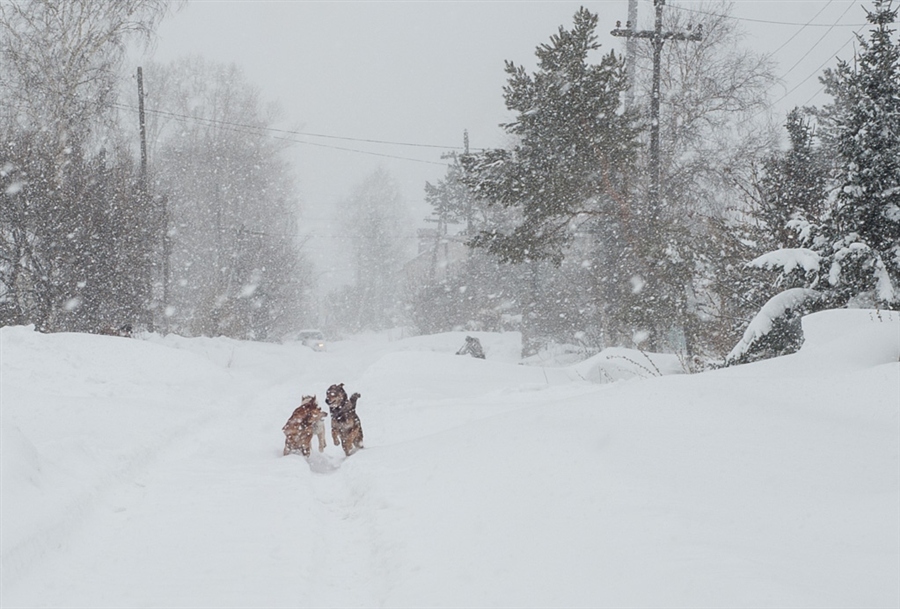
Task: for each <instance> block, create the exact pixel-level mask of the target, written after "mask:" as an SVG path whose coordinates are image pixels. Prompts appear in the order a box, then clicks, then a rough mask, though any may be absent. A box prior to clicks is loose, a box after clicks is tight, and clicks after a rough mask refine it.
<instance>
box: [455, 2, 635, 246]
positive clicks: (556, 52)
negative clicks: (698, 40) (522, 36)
mask: <svg viewBox="0 0 900 609" xmlns="http://www.w3.org/2000/svg"><path fill="white" fill-rule="evenodd" d="M596 26H597V16H596V15H595V14H592V13H590V12H589V11H588V10H587V9H584V8H582V9H581V10H579V11H578V12H577V13H576V14H575V18H574V25H573V28H572V29H571V30H566V29H564V28H563V27H560V28H559V32H558V33H557V34H556V35H554V36H552V37H551V38H550V43H548V44H542V45H540V46H539V47H538V48H537V50H536V53H535V54H536V55H537V57H538V71H537V72H536V73H535V74H533V75H532V74H528V73H527V72H526V70H525V68H524V67H522V66H516V65H515V64H513V63H512V62H507V63H506V73H507V75H508V81H507V85H506V86H505V87H504V99H505V101H506V107H507V108H509V110H511V111H513V112H515V113H516V120H515V121H514V122H512V123H508V124H505V125H503V127H504V129H505V130H506V131H507V133H509V134H511V135H513V136H515V137H516V144H515V146H513V148H512V149H511V150H488V151H485V152H483V153H480V154H476V155H470V156H467V157H463V158H462V164H463V167H464V168H465V170H466V174H465V181H466V183H467V184H468V185H469V187H470V188H471V189H472V192H473V194H474V195H475V196H477V197H479V198H482V199H484V200H486V201H488V202H490V203H491V204H494V205H500V206H503V207H507V208H514V209H515V210H516V211H517V212H518V213H519V219H518V222H517V224H516V225H515V227H514V228H513V229H512V230H511V231H503V230H497V229H494V228H492V229H490V230H485V231H482V232H481V233H480V234H479V235H477V236H475V237H474V239H473V244H474V245H476V246H481V247H485V248H487V249H488V250H489V251H490V252H491V253H492V254H494V255H496V256H498V257H499V258H500V259H501V260H503V261H507V262H514V263H515V262H523V261H526V260H540V259H549V260H551V261H553V262H554V263H559V262H561V261H562V259H563V257H564V249H565V246H566V245H568V244H569V243H570V242H571V240H572V237H573V232H572V230H571V228H572V223H573V222H574V221H576V220H577V219H579V218H583V217H584V216H587V215H599V214H604V213H606V212H607V209H605V208H606V207H608V206H610V205H611V204H612V199H611V195H612V194H613V193H614V192H616V191H617V189H621V188H622V187H623V183H624V179H625V175H626V173H627V170H628V167H629V165H630V163H631V162H632V161H633V160H634V155H635V148H636V146H635V140H634V138H635V133H636V130H635V128H634V127H633V125H632V118H631V116H630V115H628V114H624V113H622V112H621V111H620V103H619V96H620V94H621V93H622V92H623V91H624V90H625V87H626V81H625V72H624V69H623V62H622V60H620V59H619V58H618V57H616V55H615V53H614V52H610V53H609V54H607V55H605V56H604V57H602V58H601V61H600V63H599V64H592V63H589V55H590V53H591V52H592V51H596V50H597V49H599V48H600V45H599V44H598V43H597V42H596V35H595V34H594V30H595V29H596Z"/></svg>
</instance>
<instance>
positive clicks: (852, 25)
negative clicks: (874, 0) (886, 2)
mask: <svg viewBox="0 0 900 609" xmlns="http://www.w3.org/2000/svg"><path fill="white" fill-rule="evenodd" d="M669 6H671V8H674V9H676V10H679V11H686V12H689V13H698V14H700V15H709V16H710V17H723V18H725V19H734V20H736V21H750V22H752V23H765V24H769V25H788V26H803V27H827V28H831V27H859V26H865V25H867V24H865V23H842V24H840V25H839V26H834V25H832V24H829V23H798V22H792V21H771V20H768V19H753V18H751V17H735V16H734V15H725V14H722V13H712V12H709V11H701V10H698V9H695V8H687V7H684V6H678V5H676V4H672V5H669Z"/></svg>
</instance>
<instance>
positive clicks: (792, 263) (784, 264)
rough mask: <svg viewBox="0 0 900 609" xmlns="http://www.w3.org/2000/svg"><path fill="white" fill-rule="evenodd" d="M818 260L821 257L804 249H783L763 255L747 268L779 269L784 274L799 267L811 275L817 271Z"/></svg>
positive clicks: (749, 263)
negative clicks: (782, 270)
mask: <svg viewBox="0 0 900 609" xmlns="http://www.w3.org/2000/svg"><path fill="white" fill-rule="evenodd" d="M820 260H821V256H819V254H818V253H817V252H815V251H813V250H811V249H807V248H805V247H797V248H783V249H780V250H775V251H774V252H769V253H767V254H763V255H762V256H760V257H759V258H755V259H754V260H751V261H750V262H748V263H747V266H751V267H756V268H761V269H777V268H781V269H784V272H785V274H788V273H790V272H791V271H793V270H794V269H796V268H798V267H799V268H802V269H803V270H804V271H806V272H807V273H812V272H815V271H818V270H819V261H820ZM770 302H771V301H770Z"/></svg>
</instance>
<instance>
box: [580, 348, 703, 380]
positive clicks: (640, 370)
mask: <svg viewBox="0 0 900 609" xmlns="http://www.w3.org/2000/svg"><path fill="white" fill-rule="evenodd" d="M572 370H574V371H575V372H576V373H577V374H578V376H580V377H581V378H583V379H585V380H588V381H590V382H592V383H614V382H616V381H624V380H628V379H634V378H651V377H655V376H667V375H670V374H683V373H684V372H685V369H684V366H683V365H682V362H681V360H679V359H678V356H677V355H671V354H664V353H648V352H646V351H639V350H637V349H624V348H617V347H614V348H609V349H604V350H603V351H601V352H600V353H598V354H597V355H595V356H593V357H591V358H588V359H586V360H585V361H583V362H581V363H578V364H575V365H574V366H572Z"/></svg>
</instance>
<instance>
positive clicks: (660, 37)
mask: <svg viewBox="0 0 900 609" xmlns="http://www.w3.org/2000/svg"><path fill="white" fill-rule="evenodd" d="M665 4H666V0H653V6H654V7H655V8H656V23H655V27H654V28H653V29H652V30H641V31H635V30H634V29H632V28H633V27H634V25H635V24H634V23H633V22H629V23H626V24H625V28H624V29H622V22H621V21H617V22H616V29H614V30H613V31H612V32H610V33H611V34H612V35H613V36H623V37H625V38H628V39H629V41H631V40H632V39H634V38H649V39H650V44H651V45H652V46H653V91H652V94H651V97H650V208H651V209H650V213H651V220H653V221H655V220H656V218H657V216H658V215H659V208H660V205H661V201H660V161H659V81H660V56H661V55H662V48H663V43H664V42H665V41H666V40H692V41H698V40H703V26H702V25H698V26H697V30H696V31H693V32H690V31H689V32H688V33H684V32H664V31H663V29H662V13H663V6H665ZM629 13H630V11H629ZM629 16H630V14H629ZM689 30H690V28H689ZM626 48H627V47H626Z"/></svg>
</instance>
